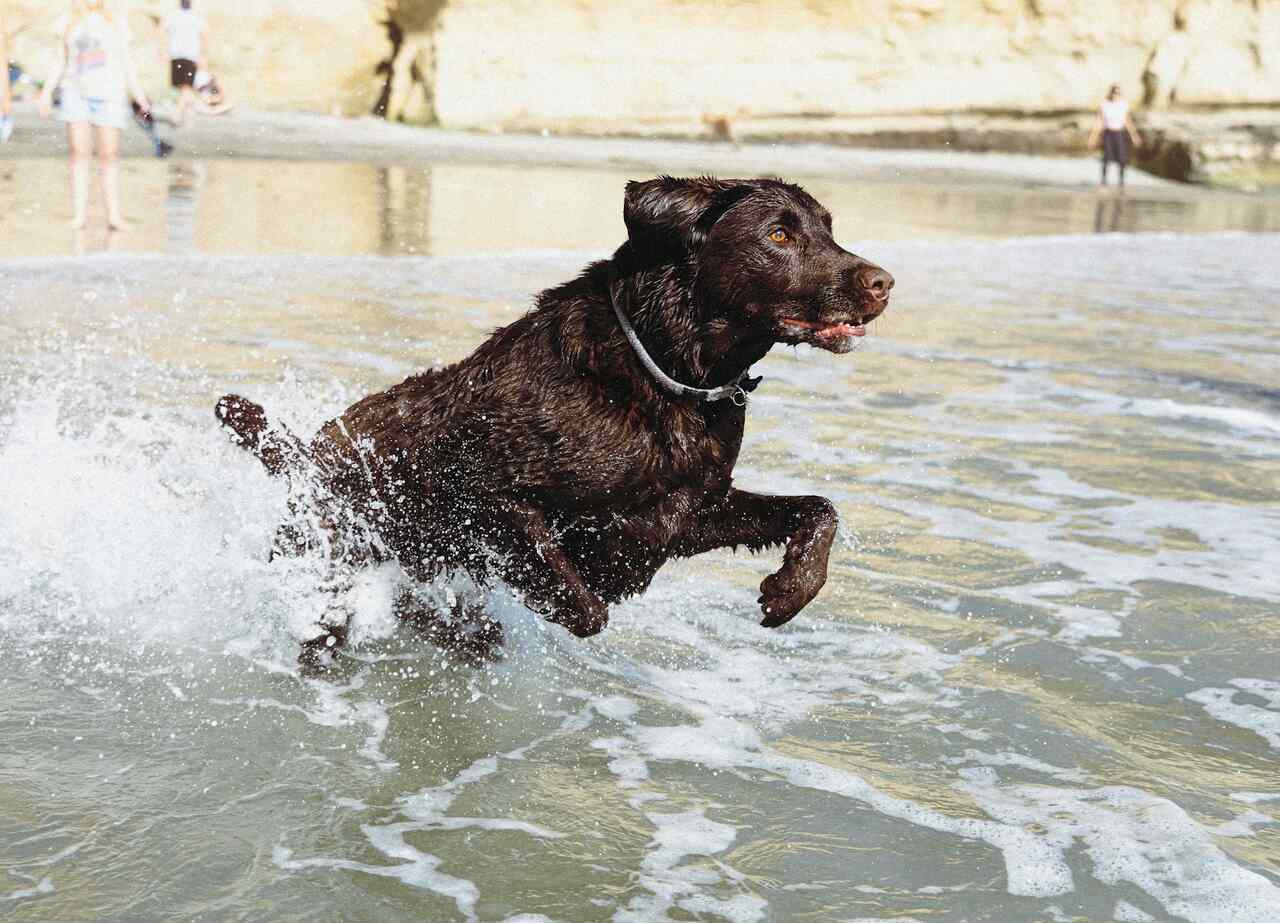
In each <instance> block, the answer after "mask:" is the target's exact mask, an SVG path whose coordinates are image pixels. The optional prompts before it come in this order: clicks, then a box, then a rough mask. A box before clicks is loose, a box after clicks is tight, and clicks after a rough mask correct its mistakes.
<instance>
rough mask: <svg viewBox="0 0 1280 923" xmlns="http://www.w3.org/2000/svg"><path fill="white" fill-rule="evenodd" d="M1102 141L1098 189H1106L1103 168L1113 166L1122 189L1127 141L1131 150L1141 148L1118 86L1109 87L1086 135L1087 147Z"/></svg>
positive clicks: (1115, 84)
mask: <svg viewBox="0 0 1280 923" xmlns="http://www.w3.org/2000/svg"><path fill="white" fill-rule="evenodd" d="M1099 139H1101V141H1102V185H1104V186H1105V185H1107V165H1108V164H1110V163H1115V164H1116V165H1117V166H1118V167H1119V169H1120V188H1121V189H1123V188H1124V168H1125V166H1127V165H1128V163H1129V141H1130V140H1132V141H1133V146H1134V147H1142V136H1141V135H1139V134H1138V129H1137V128H1135V127H1134V124H1133V118H1132V117H1131V116H1130V115H1129V104H1128V103H1127V102H1125V101H1124V97H1123V96H1122V95H1121V93H1120V84H1118V83H1113V84H1111V89H1110V90H1108V91H1107V98H1106V99H1104V100H1103V101H1102V105H1101V106H1099V107H1098V118H1097V120H1096V121H1095V122H1094V124H1093V131H1092V132H1091V133H1090V134H1089V147H1096V146H1097V144H1098V141H1099Z"/></svg>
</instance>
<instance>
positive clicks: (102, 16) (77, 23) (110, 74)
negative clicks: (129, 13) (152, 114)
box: [40, 0, 151, 230]
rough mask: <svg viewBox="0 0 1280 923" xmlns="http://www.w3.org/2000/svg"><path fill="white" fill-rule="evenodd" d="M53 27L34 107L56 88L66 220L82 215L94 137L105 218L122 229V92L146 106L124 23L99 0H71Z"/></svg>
mask: <svg viewBox="0 0 1280 923" xmlns="http://www.w3.org/2000/svg"><path fill="white" fill-rule="evenodd" d="M56 32H57V35H58V52H57V57H56V59H55V60H56V64H55V65H54V70H53V73H51V74H50V75H49V79H48V80H47V81H45V84H44V89H43V91H42V92H41V94H40V112H41V114H42V115H44V116H46V117H48V116H49V114H50V113H51V112H52V111H53V101H54V93H55V92H59V93H60V98H59V103H58V108H59V113H60V118H61V119H62V121H64V122H66V124H67V141H68V144H69V149H70V158H71V201H72V207H73V212H72V218H71V226H72V227H73V228H82V227H84V225H85V222H86V221H87V220H88V205H89V155H90V152H91V151H92V149H93V146H94V143H95V142H96V144H97V150H98V165H99V167H100V169H101V176H102V198H103V203H104V204H105V206H106V211H107V224H108V226H109V227H111V228H112V229H114V230H125V229H126V228H127V224H126V222H125V220H124V216H123V215H122V214H121V212H120V165H119V160H118V156H119V151H120V129H121V128H123V127H124V126H125V123H126V120H127V119H128V118H129V107H128V97H130V96H132V98H133V100H134V101H135V102H136V103H137V104H138V107H139V109H140V110H141V111H143V112H149V111H150V109H151V104H150V103H149V102H148V101H147V95H146V93H145V92H143V90H142V87H141V84H140V83H139V82H138V74H137V71H136V70H135V69H134V66H133V60H132V58H131V57H130V54H129V41H130V34H129V27H128V24H127V23H126V22H125V21H124V18H123V17H117V16H113V15H112V13H111V10H110V8H109V7H108V5H107V4H106V2H105V0H76V2H75V3H74V4H73V5H72V8H71V12H70V14H69V15H67V16H65V17H63V18H62V19H60V20H59V21H58V27H57V29H56Z"/></svg>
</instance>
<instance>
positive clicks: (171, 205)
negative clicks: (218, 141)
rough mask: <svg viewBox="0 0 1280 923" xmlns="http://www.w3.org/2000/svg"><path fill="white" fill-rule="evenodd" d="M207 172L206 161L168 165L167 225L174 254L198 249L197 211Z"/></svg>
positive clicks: (172, 162)
mask: <svg viewBox="0 0 1280 923" xmlns="http://www.w3.org/2000/svg"><path fill="white" fill-rule="evenodd" d="M207 172H208V168H207V167H206V166H205V163H204V161H203V160H193V161H190V162H183V161H178V160H171V161H169V196H168V198H167V199H165V204H164V223H165V231H166V236H167V238H168V241H169V251H170V252H171V253H187V252H190V251H191V250H194V249H195V246H196V208H197V207H198V206H199V204H200V190H201V188H202V187H203V186H204V180H205V176H206V174H207Z"/></svg>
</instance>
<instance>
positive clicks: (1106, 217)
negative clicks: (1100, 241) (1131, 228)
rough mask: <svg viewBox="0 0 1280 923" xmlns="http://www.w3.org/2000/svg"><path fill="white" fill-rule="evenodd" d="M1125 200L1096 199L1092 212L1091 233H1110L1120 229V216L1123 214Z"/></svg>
mask: <svg viewBox="0 0 1280 923" xmlns="http://www.w3.org/2000/svg"><path fill="white" fill-rule="evenodd" d="M1124 206H1125V200H1124V199H1121V198H1115V199H1098V205H1097V207H1096V208H1095V209H1094V212H1093V233H1095V234H1110V233H1115V232H1116V231H1118V230H1120V218H1121V216H1123V215H1124Z"/></svg>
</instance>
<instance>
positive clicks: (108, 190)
mask: <svg viewBox="0 0 1280 923" xmlns="http://www.w3.org/2000/svg"><path fill="white" fill-rule="evenodd" d="M94 133H95V134H96V135H97V142H98V167H99V169H100V170H101V171H102V201H103V203H104V204H105V205H106V207H107V226H108V227H110V228H111V229H112V230H115V231H127V230H128V229H129V224H128V222H126V221H125V220H124V216H123V215H121V214H120V159H119V155H120V129H118V128H107V127H105V126H102V125H97V126H95V127H94Z"/></svg>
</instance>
